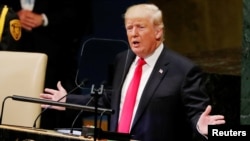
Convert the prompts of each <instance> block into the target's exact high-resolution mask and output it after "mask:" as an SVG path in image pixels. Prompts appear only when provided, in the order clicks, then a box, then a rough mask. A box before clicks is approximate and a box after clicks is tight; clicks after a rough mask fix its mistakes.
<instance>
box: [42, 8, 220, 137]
mask: <svg viewBox="0 0 250 141" xmlns="http://www.w3.org/2000/svg"><path fill="white" fill-rule="evenodd" d="M125 28H126V31H127V37H128V41H129V45H130V48H131V50H128V51H125V52H123V53H121V54H118V56H117V58H116V63H115V73H114V79H113V87H112V88H113V91H112V94H111V97H110V98H107V97H105V96H103V97H102V98H101V99H100V103H99V104H100V105H99V106H103V107H107V106H108V105H105V103H107V102H104V101H109V100H110V101H111V102H110V103H111V104H110V107H111V109H113V110H114V111H115V113H114V114H113V115H112V116H111V120H110V121H111V122H110V131H115V132H124V133H130V134H131V135H132V139H136V140H141V141H159V140H164V141H179V140H182V139H184V140H185V141H191V140H193V135H197V136H199V137H200V139H204V140H205V139H206V135H207V134H208V129H207V128H208V125H210V124H211V125H216V124H224V123H225V120H224V116H223V115H209V114H210V112H211V106H210V105H209V97H208V96H207V95H206V93H205V91H204V89H203V83H202V82H203V81H202V79H203V73H202V71H201V69H200V68H199V67H198V66H197V65H196V64H194V63H193V62H191V61H190V60H189V59H188V58H185V57H183V56H181V55H179V54H177V53H176V52H174V51H172V50H170V49H169V48H168V47H167V46H165V45H163V41H164V24H163V20H162V12H161V10H160V9H158V7H157V6H155V5H153V4H138V5H134V6H131V7H129V8H128V9H127V11H126V13H125ZM139 58H143V59H144V60H145V61H146V64H145V65H144V66H143V68H142V72H143V73H142V78H141V81H140V85H139V90H138V93H137V97H136V100H135V101H136V102H135V106H134V108H133V109H134V110H133V114H132V121H131V122H130V123H129V125H130V127H129V128H128V129H127V131H125V130H120V127H119V126H120V125H121V122H122V121H121V116H122V112H121V111H122V110H123V109H124V107H123V106H124V105H125V101H126V100H125V97H126V90H127V89H128V86H129V82H130V81H131V79H132V76H133V72H134V71H135V68H136V65H137V60H139ZM45 92H47V93H43V94H41V97H42V98H45V99H51V100H58V99H59V98H60V97H62V96H64V95H65V94H66V93H67V92H66V91H65V89H64V88H63V87H62V85H61V83H60V82H59V83H58V90H53V89H45ZM48 93H49V94H48ZM87 97H88V98H89V96H79V95H68V96H67V97H66V98H64V99H63V100H62V101H63V102H73V103H78V104H85V103H86V102H87V101H88V100H87V99H88V98H87ZM130 100H132V99H130ZM42 106H43V107H47V106H48V105H42ZM51 108H54V109H58V110H65V108H63V107H57V106H55V107H53V106H52V107H51ZM126 108H127V107H125V109H126ZM125 121H126V120H125Z"/></svg>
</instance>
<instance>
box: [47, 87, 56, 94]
mask: <svg viewBox="0 0 250 141" xmlns="http://www.w3.org/2000/svg"><path fill="white" fill-rule="evenodd" d="M44 91H45V92H46V93H48V94H55V93H57V92H58V91H57V90H54V89H50V88H46V89H44Z"/></svg>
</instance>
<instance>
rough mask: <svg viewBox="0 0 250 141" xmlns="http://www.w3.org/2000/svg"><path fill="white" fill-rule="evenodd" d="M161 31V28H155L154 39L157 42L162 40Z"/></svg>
mask: <svg viewBox="0 0 250 141" xmlns="http://www.w3.org/2000/svg"><path fill="white" fill-rule="evenodd" d="M162 34H163V30H162V29H161V28H156V29H155V38H156V39H157V40H160V39H161V38H162V36H163V35H162Z"/></svg>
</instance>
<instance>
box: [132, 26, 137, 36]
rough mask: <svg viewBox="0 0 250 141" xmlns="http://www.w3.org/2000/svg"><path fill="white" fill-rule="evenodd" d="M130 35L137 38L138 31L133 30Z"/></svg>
mask: <svg viewBox="0 0 250 141" xmlns="http://www.w3.org/2000/svg"><path fill="white" fill-rule="evenodd" d="M132 35H133V36H137V35H138V29H137V28H133V30H132Z"/></svg>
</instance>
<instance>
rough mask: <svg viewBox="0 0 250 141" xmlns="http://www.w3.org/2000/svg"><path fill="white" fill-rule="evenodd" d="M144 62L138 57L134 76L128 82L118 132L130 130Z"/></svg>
mask: <svg viewBox="0 0 250 141" xmlns="http://www.w3.org/2000/svg"><path fill="white" fill-rule="evenodd" d="M144 64H146V62H145V61H144V59H143V58H140V59H139V60H138V64H137V67H136V69H135V72H134V76H133V78H132V80H131V82H130V85H129V87H128V90H127V93H126V97H125V101H124V104H123V108H122V113H121V118H120V121H119V125H118V132H123V133H129V131H130V124H131V120H132V116H133V110H134V105H135V100H136V95H137V91H138V88H139V84H140V80H141V74H142V66H143V65H144Z"/></svg>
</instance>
